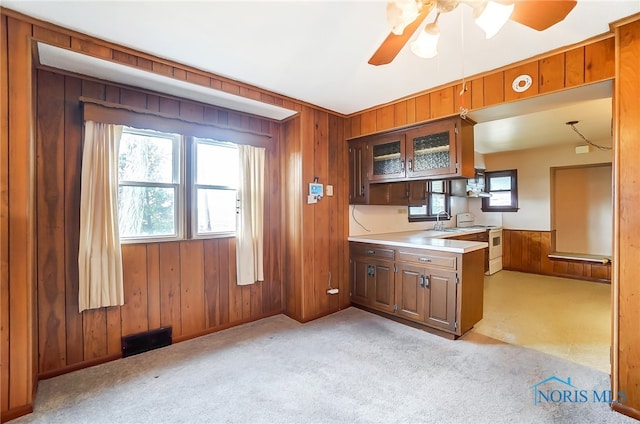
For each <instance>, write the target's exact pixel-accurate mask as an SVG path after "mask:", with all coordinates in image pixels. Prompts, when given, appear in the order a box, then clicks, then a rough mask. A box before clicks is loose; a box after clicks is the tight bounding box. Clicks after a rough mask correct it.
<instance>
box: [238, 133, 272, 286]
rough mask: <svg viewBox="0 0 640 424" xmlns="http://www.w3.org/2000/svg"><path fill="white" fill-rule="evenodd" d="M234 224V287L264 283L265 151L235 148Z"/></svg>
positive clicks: (256, 148) (254, 148) (249, 147)
mask: <svg viewBox="0 0 640 424" xmlns="http://www.w3.org/2000/svg"><path fill="white" fill-rule="evenodd" d="M238 154H239V155H240V166H239V169H240V171H239V173H240V175H239V178H238V202H239V205H238V216H237V218H238V221H237V226H236V274H237V284H238V285H248V284H253V283H255V282H256V281H264V265H263V262H264V253H263V252H264V250H263V245H264V241H263V233H264V160H265V159H264V158H265V149H264V148H261V147H253V146H247V145H239V146H238Z"/></svg>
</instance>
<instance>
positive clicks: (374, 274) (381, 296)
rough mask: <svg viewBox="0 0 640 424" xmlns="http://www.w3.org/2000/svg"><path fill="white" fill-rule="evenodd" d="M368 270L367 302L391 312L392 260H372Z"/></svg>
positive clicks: (392, 297) (393, 275)
mask: <svg viewBox="0 0 640 424" xmlns="http://www.w3.org/2000/svg"><path fill="white" fill-rule="evenodd" d="M369 266H370V270H369V287H368V290H369V293H370V294H369V302H370V303H369V304H370V305H371V306H372V307H373V308H376V309H379V310H381V311H385V312H393V305H394V293H393V289H394V283H395V274H394V266H393V263H392V262H373V263H371V264H370V265H369Z"/></svg>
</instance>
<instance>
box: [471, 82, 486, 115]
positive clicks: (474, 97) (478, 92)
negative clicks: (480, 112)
mask: <svg viewBox="0 0 640 424" xmlns="http://www.w3.org/2000/svg"><path fill="white" fill-rule="evenodd" d="M483 106H484V79H482V78H477V79H474V80H473V81H471V107H470V109H480V108H481V107H483Z"/></svg>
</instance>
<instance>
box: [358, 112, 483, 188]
mask: <svg viewBox="0 0 640 424" xmlns="http://www.w3.org/2000/svg"><path fill="white" fill-rule="evenodd" d="M473 125H474V123H473V122H471V121H468V120H466V119H462V118H460V117H459V116H454V117H450V118H445V119H441V120H438V121H434V122H428V123H425V124H422V125H419V126H415V127H412V128H408V129H406V130H402V131H394V132H392V133H387V134H380V135H374V136H370V137H368V138H367V144H368V146H369V158H370V161H369V166H370V168H369V173H368V174H369V181H370V182H374V183H377V182H390V181H398V180H408V179H432V178H438V179H440V178H453V177H468V178H472V177H473V175H474V166H473V160H474V159H473Z"/></svg>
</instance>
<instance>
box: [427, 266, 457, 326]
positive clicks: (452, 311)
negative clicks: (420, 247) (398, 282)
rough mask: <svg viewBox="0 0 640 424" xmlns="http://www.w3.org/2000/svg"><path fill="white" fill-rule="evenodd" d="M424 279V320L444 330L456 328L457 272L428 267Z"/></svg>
mask: <svg viewBox="0 0 640 424" xmlns="http://www.w3.org/2000/svg"><path fill="white" fill-rule="evenodd" d="M427 277H428V279H427V281H426V284H425V285H426V287H425V288H426V303H425V322H426V323H427V324H428V325H430V326H432V327H437V328H441V329H444V330H449V331H455V330H456V310H457V301H458V293H457V292H458V285H457V284H456V277H457V274H456V273H455V272H447V271H439V270H432V269H429V271H428V274H427Z"/></svg>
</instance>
